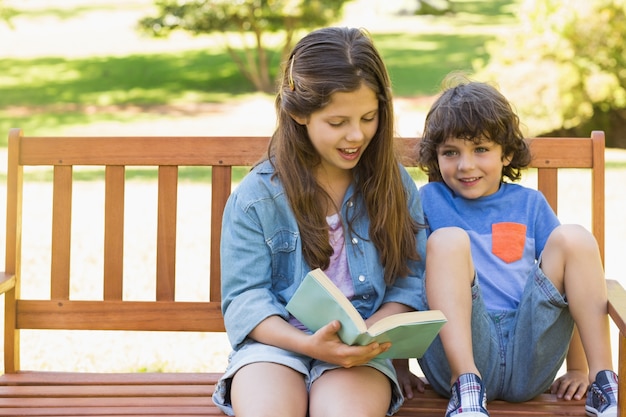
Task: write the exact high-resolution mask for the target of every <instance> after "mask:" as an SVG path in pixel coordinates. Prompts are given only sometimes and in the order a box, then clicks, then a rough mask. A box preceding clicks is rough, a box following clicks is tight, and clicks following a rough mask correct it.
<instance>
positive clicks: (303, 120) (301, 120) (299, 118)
mask: <svg viewBox="0 0 626 417" xmlns="http://www.w3.org/2000/svg"><path fill="white" fill-rule="evenodd" d="M290 116H291V118H292V119H293V120H295V121H296V123H298V124H299V125H302V126H304V125H306V124H307V122H308V118H307V117H302V116H296V115H295V114H290Z"/></svg>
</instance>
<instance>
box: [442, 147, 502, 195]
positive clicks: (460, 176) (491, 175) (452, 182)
mask: <svg viewBox="0 0 626 417" xmlns="http://www.w3.org/2000/svg"><path fill="white" fill-rule="evenodd" d="M437 161H438V162H439V170H440V171H441V177H442V178H443V181H444V182H445V183H446V184H447V185H448V187H450V188H451V189H452V191H454V192H455V193H456V194H457V195H459V196H461V197H464V198H467V199H476V198H480V197H485V196H488V195H491V194H493V193H495V192H496V191H498V189H499V188H500V182H501V181H502V168H503V167H504V166H507V165H509V164H510V163H511V159H510V158H508V157H506V158H505V157H504V156H503V155H502V146H500V145H498V144H497V143H495V142H492V141H490V140H488V139H483V140H481V141H480V142H479V143H474V142H473V141H471V140H466V139H459V138H450V139H448V140H446V141H445V142H444V143H442V144H441V145H440V146H439V148H438V149H437Z"/></svg>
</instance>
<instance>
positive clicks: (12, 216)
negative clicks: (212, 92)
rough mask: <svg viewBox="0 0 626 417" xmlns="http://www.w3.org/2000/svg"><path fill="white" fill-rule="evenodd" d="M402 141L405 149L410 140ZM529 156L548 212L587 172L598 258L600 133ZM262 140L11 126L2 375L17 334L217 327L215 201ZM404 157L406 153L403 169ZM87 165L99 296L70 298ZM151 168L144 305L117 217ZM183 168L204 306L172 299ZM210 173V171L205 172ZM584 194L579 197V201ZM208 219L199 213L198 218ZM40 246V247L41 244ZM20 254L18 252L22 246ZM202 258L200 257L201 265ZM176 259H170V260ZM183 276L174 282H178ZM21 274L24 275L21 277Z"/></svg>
mask: <svg viewBox="0 0 626 417" xmlns="http://www.w3.org/2000/svg"><path fill="white" fill-rule="evenodd" d="M399 140H402V141H406V144H407V145H409V146H406V147H405V148H406V149H415V148H416V147H415V145H416V144H417V141H418V140H419V139H399ZM529 141H530V145H531V149H532V152H533V162H532V167H535V168H538V187H539V189H540V190H541V191H542V192H543V193H544V195H545V196H546V198H547V199H548V201H549V202H550V204H551V205H552V207H553V208H554V209H555V210H556V209H557V200H558V199H557V196H558V186H557V184H558V178H557V170H558V169H559V168H585V169H590V170H591V172H592V174H591V178H592V180H591V181H592V187H591V192H592V195H591V196H590V199H591V201H592V204H593V208H592V231H593V233H594V234H595V236H596V238H597V240H598V242H599V245H600V248H601V253H602V256H603V257H604V133H603V132H598V131H596V132H593V133H592V135H591V137H590V138H535V139H529ZM267 143H268V138H267V137H188V136H180V137H27V136H23V134H22V131H21V130H20V129H11V131H10V133H9V145H8V166H7V212H6V215H7V220H6V264H5V273H4V276H0V291H3V292H5V335H4V343H5V346H4V356H5V357H4V363H5V372H6V373H11V372H15V371H17V370H20V344H19V331H20V329H66V330H152V331H202V332H204V331H206V332H216V331H223V330H224V325H223V320H222V315H221V311H220V258H219V242H220V234H221V222H222V213H223V208H224V204H225V203H226V200H227V198H228V196H229V195H230V192H231V183H232V180H231V173H232V167H233V166H250V165H251V164H253V163H254V162H256V161H257V160H258V159H259V158H260V157H261V156H262V155H263V154H264V153H265V152H266V147H267ZM414 160H415V159H414V155H408V156H407V159H406V161H407V162H406V164H407V165H412V164H413V162H411V161H414ZM83 166H88V167H91V166H95V167H102V169H103V170H104V174H103V175H104V189H103V194H104V196H103V201H104V220H103V223H102V225H99V224H98V222H94V223H95V224H94V225H93V227H94V228H96V227H103V229H104V230H103V231H100V232H99V233H94V236H103V239H102V240H103V241H104V242H102V241H97V239H92V240H93V241H92V242H83V243H84V244H97V245H102V246H103V249H102V252H103V253H102V262H101V263H102V272H101V276H100V277H89V276H87V277H80V279H99V280H102V282H103V288H102V291H101V293H102V297H100V298H98V299H88V300H85V299H80V300H76V299H72V297H71V287H72V285H73V281H72V280H73V279H74V276H73V274H71V273H70V265H71V261H72V236H73V234H72V213H74V214H76V212H77V210H78V209H77V208H76V204H74V201H75V200H76V198H75V197H76V195H75V194H74V193H76V191H77V190H76V188H77V187H76V186H75V185H76V182H77V181H76V179H75V175H76V172H77V169H78V167H83ZM33 167H35V168H36V167H47V168H48V169H51V170H52V171H53V180H52V193H51V198H52V202H51V207H52V213H51V223H50V224H51V226H50V227H51V231H50V236H51V242H50V243H51V244H50V245H49V247H48V249H47V250H48V251H49V252H50V253H49V255H50V269H49V277H47V276H46V277H45V278H46V280H48V281H49V288H50V293H49V295H47V296H45V297H37V298H31V299H24V298H22V297H21V286H22V282H21V280H22V273H21V270H22V266H23V265H22V263H23V262H24V260H23V259H24V258H23V257H22V252H23V249H22V234H23V230H22V228H23V225H22V224H23V220H25V219H23V218H22V209H23V207H22V205H23V201H24V198H23V197H24V195H23V193H24V173H25V168H26V169H27V172H28V170H29V169H33ZM131 167H153V168H155V169H157V170H158V179H157V181H153V182H152V183H153V185H154V187H156V189H157V198H156V205H157V207H156V210H157V213H158V214H157V221H156V231H155V233H154V235H146V236H140V237H139V238H141V239H142V240H145V239H152V240H153V242H152V243H151V244H152V245H153V246H154V247H155V251H156V256H155V262H156V267H155V273H154V277H153V278H151V279H152V280H153V282H154V283H155V284H154V288H155V294H154V297H153V298H152V299H150V300H127V299H125V297H124V288H125V281H126V280H128V279H134V278H135V277H126V276H125V275H124V265H125V261H127V260H126V258H125V255H126V251H125V249H124V245H125V240H126V238H128V236H125V230H126V226H127V225H126V222H125V220H126V217H127V214H126V213H128V210H129V209H131V208H129V207H128V205H129V203H128V200H129V197H130V196H128V195H126V194H125V190H127V188H128V187H127V185H128V179H127V174H128V170H129V168H131ZM183 167H204V168H200V169H205V170H206V171H207V173H208V172H209V171H210V174H207V176H208V175H210V184H211V187H210V190H211V191H210V192H211V203H210V204H211V205H210V211H211V213H210V217H211V220H210V253H209V254H208V257H209V272H208V275H209V276H208V277H207V278H208V279H209V282H210V284H209V290H208V294H207V298H206V300H205V301H179V300H177V298H176V287H177V283H176V280H177V277H176V268H175V266H176V262H177V259H179V256H178V255H180V254H177V250H176V249H177V209H178V201H179V195H178V191H179V180H180V172H181V170H182V169H184V168H183ZM209 168H210V170H209ZM42 198H43V196H42ZM586 200H587V198H585V199H584V201H586ZM208 215H209V214H208V213H207V216H208ZM44 243H46V242H44ZM26 250H28V249H27V248H26ZM203 261H206V259H203ZM179 262H180V260H179ZM183 278H184V277H183ZM27 279H28V277H24V280H27Z"/></svg>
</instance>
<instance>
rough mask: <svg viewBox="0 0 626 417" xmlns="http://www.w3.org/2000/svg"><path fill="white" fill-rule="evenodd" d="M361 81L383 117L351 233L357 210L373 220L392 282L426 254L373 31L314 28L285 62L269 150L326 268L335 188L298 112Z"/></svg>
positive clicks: (362, 164)
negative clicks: (321, 176) (326, 180)
mask: <svg viewBox="0 0 626 417" xmlns="http://www.w3.org/2000/svg"><path fill="white" fill-rule="evenodd" d="M362 84H365V85H367V86H368V87H370V88H372V89H373V90H374V91H375V92H376V93H377V95H378V102H379V106H378V107H379V124H378V129H377V131H376V134H375V135H374V138H373V139H372V141H371V142H370V144H369V146H368V147H367V148H366V150H365V152H364V153H363V155H362V156H361V160H360V161H359V163H358V164H357V166H356V167H355V168H354V179H355V183H356V190H357V191H356V192H357V193H358V194H360V195H361V196H362V197H363V199H364V201H365V211H366V212H365V213H362V212H361V213H359V212H354V213H350V212H349V213H348V218H347V219H344V221H346V224H347V230H348V233H350V234H353V233H354V231H353V230H352V226H351V225H352V222H353V221H354V219H356V218H357V217H358V216H363V215H365V216H368V217H369V219H370V230H369V235H370V239H371V240H372V241H373V243H374V245H375V246H376V248H377V250H378V252H379V254H380V261H381V263H382V265H383V266H384V271H385V273H384V274H385V277H384V279H385V282H386V283H387V284H388V285H390V284H392V283H393V282H394V281H395V279H396V278H397V277H404V276H407V275H408V274H409V273H410V272H411V271H410V269H409V265H408V261H409V260H419V254H418V252H417V249H416V239H415V234H416V233H417V230H418V228H419V227H420V226H419V225H418V224H417V222H416V221H415V220H414V219H413V218H412V217H411V215H410V211H409V207H408V200H407V194H406V191H405V189H404V186H403V184H402V179H401V174H400V168H399V165H398V159H397V158H396V154H395V153H394V143H393V132H394V130H393V103H392V97H391V84H390V80H389V76H388V74H387V70H386V68H385V66H384V63H383V61H382V59H381V57H380V55H379V53H378V51H377V50H376V48H375V47H374V45H373V43H372V41H371V39H370V37H369V36H368V34H367V33H366V32H364V31H362V30H359V29H349V28H324V29H319V30H317V31H314V32H311V33H309V34H308V35H307V36H305V37H304V38H303V39H302V40H301V41H300V42H299V43H298V44H297V45H296V46H295V48H294V50H293V51H292V54H291V56H290V58H289V60H288V61H287V62H286V63H285V64H284V66H283V73H282V79H281V80H280V85H279V92H278V95H277V97H276V103H275V105H276V113H277V116H278V125H277V128H276V131H275V132H274V135H273V136H272V139H271V141H270V148H269V152H268V157H269V159H270V161H272V163H273V165H274V168H275V175H276V177H278V179H280V181H281V182H282V184H283V186H284V188H285V193H286V195H287V199H288V200H289V203H290V204H291V208H292V209H293V212H294V215H295V217H296V221H297V223H298V227H299V229H300V235H301V237H302V247H303V251H304V258H305V260H306V261H307V263H308V264H309V266H310V267H311V268H317V267H320V268H322V269H325V268H326V267H328V265H329V262H330V256H331V255H332V253H333V249H332V247H331V245H330V243H329V239H328V225H327V223H326V210H325V209H326V205H325V204H327V202H329V201H330V199H329V196H328V194H327V193H326V192H325V191H324V190H323V189H322V187H321V186H320V185H319V184H318V183H317V181H316V179H315V177H314V175H313V172H314V167H316V166H317V165H318V164H319V163H320V156H319V155H318V153H317V151H316V150H315V149H314V147H313V145H312V144H311V141H310V139H309V136H308V134H307V130H306V126H302V125H300V124H298V123H297V122H296V121H295V120H294V119H293V118H292V115H294V116H299V117H308V116H310V115H311V114H312V113H313V112H315V111H317V110H319V109H321V108H323V107H324V106H326V105H327V104H328V103H329V101H330V97H331V95H332V94H333V93H335V92H350V91H355V90H357V89H358V88H359V87H360V86H361V85H362Z"/></svg>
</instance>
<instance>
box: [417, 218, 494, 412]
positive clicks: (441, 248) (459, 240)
mask: <svg viewBox="0 0 626 417" xmlns="http://www.w3.org/2000/svg"><path fill="white" fill-rule="evenodd" d="M426 245H427V246H426V254H427V255H426V279H425V286H426V298H427V300H428V305H429V308H432V309H438V310H441V311H442V312H443V313H444V314H445V316H446V318H447V319H448V322H447V323H446V324H445V325H444V326H443V328H442V329H441V332H440V333H439V336H438V337H437V339H436V340H435V342H434V343H433V346H431V348H430V349H429V351H431V353H430V354H429V353H428V352H427V353H426V355H425V357H424V358H422V361H421V362H420V363H421V364H422V366H423V370H424V372H425V374H426V375H427V377H429V376H430V375H429V374H431V373H432V371H434V373H436V375H432V379H435V378H437V379H436V381H433V380H431V381H430V382H431V384H433V386H435V385H436V386H437V388H436V389H437V390H438V391H439V392H441V391H445V389H444V384H446V382H447V384H449V385H448V386H449V387H450V391H449V394H450V402H449V404H448V408H447V411H446V417H452V416H459V417H460V416H468V417H479V416H482V417H486V416H488V415H489V414H488V413H487V410H486V400H487V396H486V392H485V385H484V383H483V381H482V380H481V378H480V371H479V370H478V367H477V366H476V363H475V360H474V350H473V346H472V344H473V338H472V331H473V327H472V317H473V313H472V310H473V300H472V299H473V297H472V286H473V280H474V276H475V272H474V263H473V261H472V257H471V250H470V240H469V236H468V235H467V233H466V232H465V231H464V230H462V229H459V228H455V227H450V228H442V229H438V230H436V231H435V232H433V233H432V234H431V235H430V236H429V238H428V241H427V243H426ZM487 327H488V326H487ZM489 334H490V333H489V332H487V334H486V335H484V336H488V335H489ZM441 347H443V350H444V352H445V357H446V359H447V361H444V362H447V365H448V366H449V367H446V366H443V365H442V364H441V362H440V363H436V359H437V357H438V353H439V352H440V349H441ZM485 349H486V350H489V346H485ZM427 355H430V357H426V356H427ZM435 369H436V370H435ZM448 372H449V375H450V379H449V380H448V381H445V380H442V379H441V377H442V376H444V375H445V374H447V373H448Z"/></svg>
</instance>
